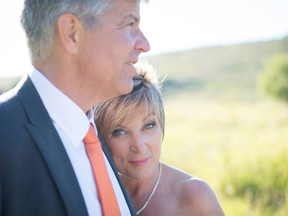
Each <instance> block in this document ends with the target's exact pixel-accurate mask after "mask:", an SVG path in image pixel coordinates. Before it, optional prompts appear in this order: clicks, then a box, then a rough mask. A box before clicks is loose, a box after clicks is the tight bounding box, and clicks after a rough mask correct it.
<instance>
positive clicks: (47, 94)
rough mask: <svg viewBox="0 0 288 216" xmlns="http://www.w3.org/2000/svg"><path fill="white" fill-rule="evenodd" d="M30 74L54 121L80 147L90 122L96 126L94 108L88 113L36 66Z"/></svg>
mask: <svg viewBox="0 0 288 216" xmlns="http://www.w3.org/2000/svg"><path fill="white" fill-rule="evenodd" d="M29 76H30V78H31V80H32V82H33V84H34V85H35V87H36V89H37V91H38V93H39V95H40V97H41V99H42V101H43V103H44V106H45V107H46V109H47V111H48V113H49V115H50V118H51V119H52V121H53V122H54V123H56V124H57V125H58V127H59V128H60V129H61V130H62V131H63V132H64V133H65V135H66V136H67V137H68V138H69V139H70V141H71V142H72V143H73V144H74V145H75V146H76V147H79V145H81V144H82V141H83V138H84V137H85V135H86V133H87V131H88V129H89V124H90V122H91V123H92V124H93V125H94V127H95V124H94V112H93V110H92V109H90V110H89V111H88V113H87V115H86V114H85V112H84V111H83V110H82V109H81V108H80V107H79V106H78V105H77V104H76V103H75V102H73V101H72V100H71V99H70V98H69V97H67V96H66V95H65V94H64V93H63V92H61V91H60V90H59V89H58V88H57V87H56V86H54V85H53V84H52V83H51V82H50V81H49V80H48V79H47V78H46V77H45V76H44V75H43V74H42V73H40V72H39V71H38V70H37V69H35V68H34V70H33V71H32V72H31V73H30V74H29ZM95 128H96V127H95Z"/></svg>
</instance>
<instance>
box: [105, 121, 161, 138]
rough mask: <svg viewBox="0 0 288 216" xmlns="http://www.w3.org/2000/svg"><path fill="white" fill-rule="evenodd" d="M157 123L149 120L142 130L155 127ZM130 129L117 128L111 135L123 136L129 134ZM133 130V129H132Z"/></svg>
mask: <svg viewBox="0 0 288 216" xmlns="http://www.w3.org/2000/svg"><path fill="white" fill-rule="evenodd" d="M156 125H157V123H156V121H154V120H153V121H149V122H147V123H145V124H144V125H143V127H142V129H141V130H149V129H153V128H154V127H155V126H156ZM128 130H129V129H127V130H125V129H122V128H116V129H114V130H113V131H112V133H111V136H112V137H117V136H121V135H126V134H128ZM130 132H131V131H130Z"/></svg>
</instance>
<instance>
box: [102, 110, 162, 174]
mask: <svg viewBox="0 0 288 216" xmlns="http://www.w3.org/2000/svg"><path fill="white" fill-rule="evenodd" d="M129 116H130V117H129V118H127V119H126V120H125V122H123V124H121V125H117V126H116V127H115V128H113V129H112V133H111V134H108V135H107V137H105V139H106V142H107V144H108V146H109V148H110V150H111V153H112V157H113V159H114V161H115V163H116V166H117V168H118V171H119V172H120V173H121V175H122V176H123V177H124V176H125V177H129V178H132V179H141V178H147V177H148V178H149V177H150V176H151V175H152V173H153V171H155V169H158V164H159V159H160V153H161V142H162V130H161V127H160V124H159V120H158V118H157V117H156V116H155V114H154V113H148V112H146V109H144V107H139V109H137V110H134V112H133V113H129Z"/></svg>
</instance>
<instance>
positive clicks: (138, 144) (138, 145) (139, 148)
mask: <svg viewBox="0 0 288 216" xmlns="http://www.w3.org/2000/svg"><path fill="white" fill-rule="evenodd" d="M131 150H132V151H133V152H137V153H142V152H144V151H145V139H144V137H143V136H141V135H134V136H133V139H132V141H131Z"/></svg>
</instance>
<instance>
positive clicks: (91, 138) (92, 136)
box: [83, 124, 99, 144]
mask: <svg viewBox="0 0 288 216" xmlns="http://www.w3.org/2000/svg"><path fill="white" fill-rule="evenodd" d="M83 141H84V143H85V144H93V143H97V142H98V141H99V140H98V137H97V135H96V132H95V128H94V127H93V125H92V124H90V127H89V130H88V132H87V134H86V136H85V137H84V139H83Z"/></svg>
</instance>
